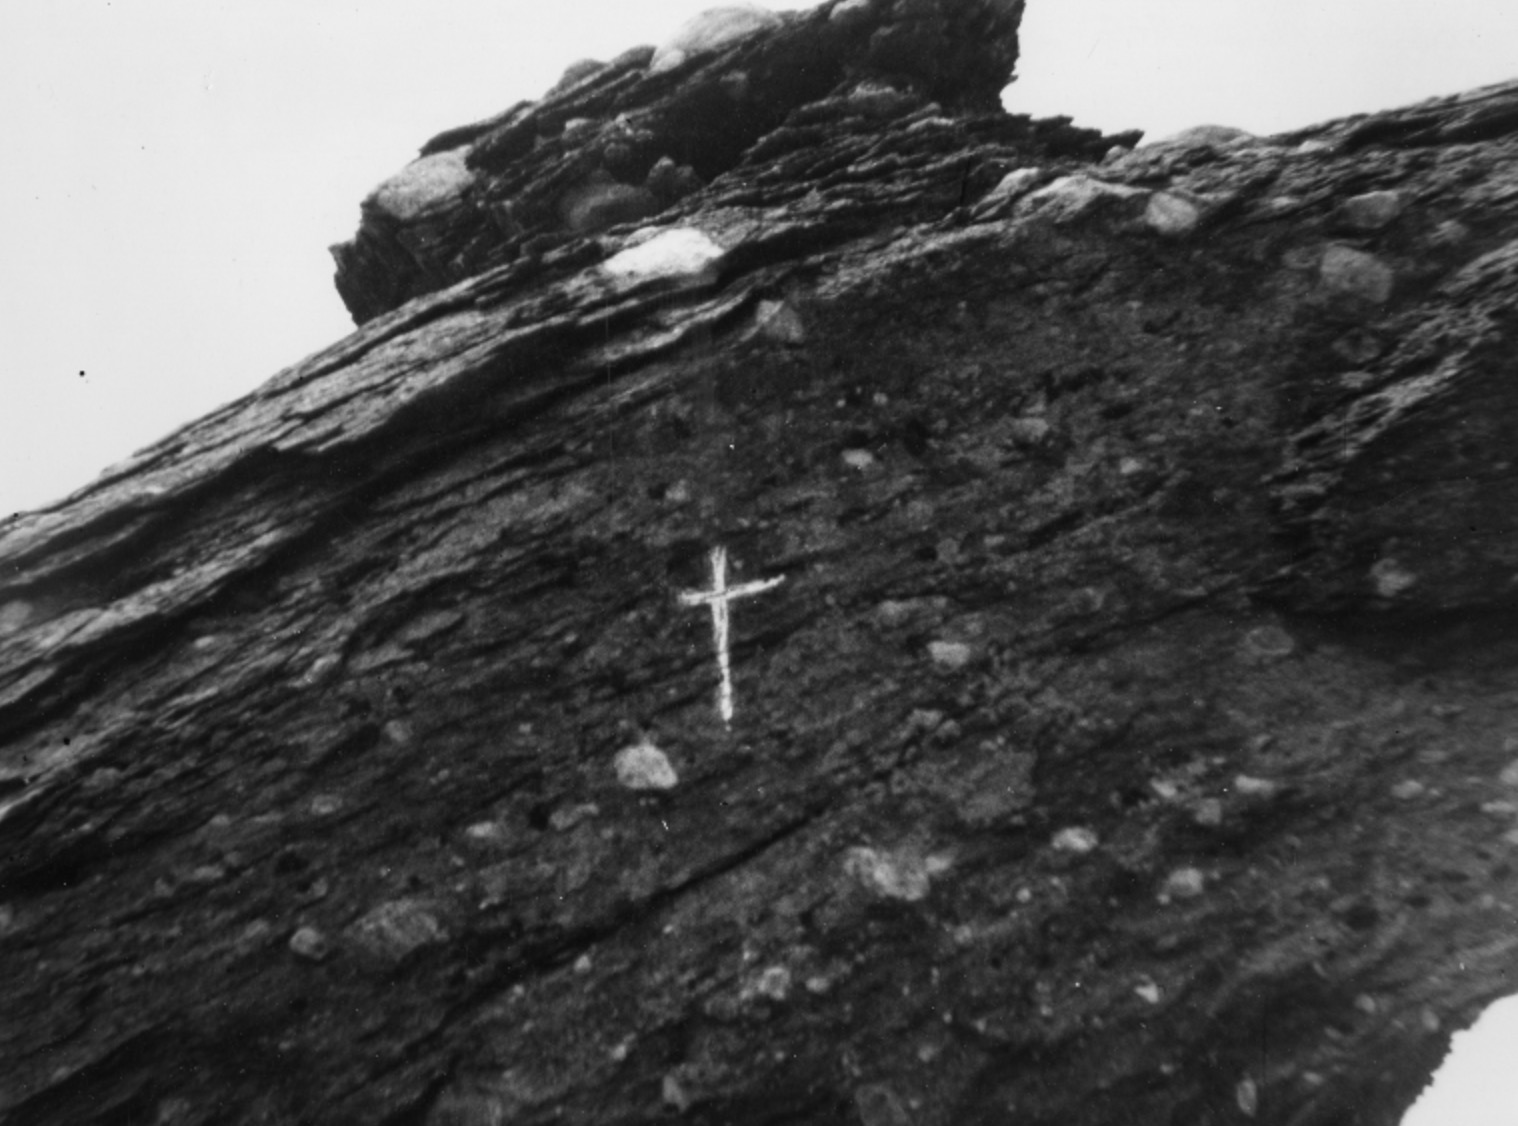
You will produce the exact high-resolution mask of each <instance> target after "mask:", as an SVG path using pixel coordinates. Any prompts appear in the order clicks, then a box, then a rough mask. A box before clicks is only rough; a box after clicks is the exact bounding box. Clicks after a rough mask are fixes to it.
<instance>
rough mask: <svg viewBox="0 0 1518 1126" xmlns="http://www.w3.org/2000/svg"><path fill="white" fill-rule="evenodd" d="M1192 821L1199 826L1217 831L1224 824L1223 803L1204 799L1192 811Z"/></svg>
mask: <svg viewBox="0 0 1518 1126" xmlns="http://www.w3.org/2000/svg"><path fill="white" fill-rule="evenodd" d="M1191 819H1192V820H1193V821H1195V822H1196V823H1197V824H1198V825H1203V826H1206V827H1207V828H1209V829H1215V828H1217V827H1218V826H1219V825H1221V824H1222V823H1223V803H1222V802H1220V801H1218V799H1217V798H1203V799H1202V800H1201V801H1199V802H1197V803H1196V806H1195V808H1194V809H1193V810H1192V811H1191Z"/></svg>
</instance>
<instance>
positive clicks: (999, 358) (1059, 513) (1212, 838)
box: [0, 0, 1518, 1126]
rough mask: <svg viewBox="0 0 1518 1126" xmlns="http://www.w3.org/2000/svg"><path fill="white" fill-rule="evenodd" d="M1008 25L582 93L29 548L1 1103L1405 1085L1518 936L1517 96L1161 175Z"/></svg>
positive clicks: (680, 1113) (717, 54)
mask: <svg viewBox="0 0 1518 1126" xmlns="http://www.w3.org/2000/svg"><path fill="white" fill-rule="evenodd" d="M1021 7H1022V5H1021V3H1020V0H1010V2H995V0H978V2H977V0H897V2H896V3H885V2H883V0H833V2H830V3H827V4H824V5H823V6H822V7H820V8H819V9H817V10H816V11H814V12H809V13H804V14H800V15H785V16H780V17H772V18H765V17H764V16H756V15H754V14H753V13H752V11H750V10H746V9H740V10H739V11H738V12H736V13H733V12H729V13H728V14H726V15H724V16H721V17H717V18H714V19H711V20H708V21H707V22H706V23H703V24H700V25H696V26H694V27H693V28H692V29H690V30H689V31H688V32H687V33H685V34H683V35H682V36H681V37H680V38H679V39H677V41H676V42H675V43H673V44H671V45H668V49H667V50H665V51H664V52H663V53H662V54H656V53H655V52H654V51H653V50H641V51H637V52H632V53H629V54H628V55H626V56H623V57H622V58H620V59H618V60H616V61H614V62H612V63H610V64H607V65H606V66H600V65H589V64H576V65H575V66H574V67H572V68H571V69H570V71H569V72H568V73H567V74H566V76H565V79H564V80H563V81H562V82H561V83H560V84H559V86H558V87H556V88H555V90H554V91H552V92H550V93H549V94H548V95H547V96H546V97H545V98H544V99H543V100H542V101H540V102H537V103H533V104H530V105H525V106H518V107H516V108H514V109H512V110H510V111H508V112H507V113H506V114H504V115H503V116H502V117H500V118H498V119H496V120H493V121H491V122H486V123H483V124H481V125H476V126H470V127H467V128H464V129H460V130H457V131H455V132H453V133H451V134H447V135H445V136H444V137H441V138H438V139H436V140H434V141H433V142H431V143H429V144H428V145H427V146H426V148H425V149H424V152H423V155H422V156H421V157H420V158H419V159H418V160H417V161H416V162H415V163H414V164H412V165H410V166H409V167H408V168H407V169H405V170H403V171H402V172H401V173H400V174H399V175H398V176H396V177H395V178H393V179H392V180H390V181H388V182H387V183H386V184H384V185H382V186H381V187H380V188H379V189H378V190H377V191H376V192H375V193H374V194H373V196H371V198H370V199H369V200H368V201H367V202H366V204H365V209H364V215H363V222H362V225H361V227H360V229H359V232H358V234H357V235H356V236H355V238H354V240H353V241H352V242H351V243H348V244H346V245H345V246H344V247H342V248H340V249H339V251H338V260H339V275H338V278H339V287H340V288H341V290H342V292H343V294H344V296H345V298H346V299H347V300H348V302H349V306H350V308H351V309H352V310H353V312H354V315H355V318H356V319H357V320H358V321H359V322H361V327H360V328H359V329H358V331H356V332H355V333H354V334H353V335H351V336H350V337H348V338H347V339H345V340H343V341H341V342H339V343H337V344H335V345H334V346H332V347H331V348H330V349H328V350H326V351H325V352H322V353H320V354H318V355H316V356H313V357H311V358H309V359H307V360H305V361H303V362H301V363H299V364H297V365H295V366H294V367H292V368H290V369H288V370H286V371H284V372H281V373H280V374H278V375H277V376H276V377H275V378H274V379H273V380H272V381H271V382H270V383H268V384H267V385H266V386H265V387H263V388H261V389H260V390H258V391H257V392H255V393H253V394H252V395H250V396H248V397H247V398H246V399H244V400H242V401H240V402H237V403H233V404H231V405H229V406H228V407H226V408H224V409H222V410H220V411H218V412H216V413H214V414H212V415H210V416H208V417H206V418H204V419H202V420H200V421H199V422H196V423H194V424H193V425H191V426H188V427H186V428H185V429H183V430H181V431H180V432H178V433H176V434H174V435H171V436H170V437H169V438H167V439H165V440H164V441H163V442H161V443H159V444H158V445H156V446H153V447H151V448H149V449H147V450H145V451H143V452H142V453H141V454H139V455H138V456H136V457H135V458H133V459H132V460H131V461H130V462H128V463H126V464H124V465H122V466H119V467H117V468H116V469H114V470H112V471H110V472H108V473H107V474H105V475H104V476H103V477H102V478H101V479H100V480H99V481H97V482H96V483H95V484H93V485H92V486H90V487H89V488H87V489H84V490H82V491H81V492H79V493H77V494H75V495H74V496H72V497H70V498H68V499H67V500H66V501H64V502H62V503H60V504H58V505H55V506H53V507H51V508H49V509H44V510H41V511H38V512H35V513H32V514H28V515H25V516H22V517H19V518H16V519H13V520H11V521H9V522H7V523H6V524H5V525H3V526H0V740H3V742H0V980H3V981H4V982H6V987H5V1009H4V1011H5V1019H4V1020H3V1021H0V1063H3V1067H0V1120H3V1121H4V1122H5V1123H7V1124H8V1126H12V1124H13V1126H40V1124H63V1123H69V1124H74V1123H99V1124H102V1126H104V1124H108V1123H109V1124H117V1123H161V1124H165V1126H167V1124H171V1123H172V1124H191V1123H197V1124H198V1123H207V1124H210V1123H217V1124H222V1123H297V1122H323V1123H392V1124H396V1126H400V1124H412V1123H417V1124H421V1123H426V1124H429V1126H443V1124H453V1123H471V1124H473V1123H479V1124H484V1123H504V1122H511V1123H549V1122H555V1123H583V1124H586V1126H591V1124H602V1123H607V1122H621V1123H637V1122H652V1121H664V1120H671V1119H672V1120H677V1121H690V1122H706V1123H742V1124H750V1126H757V1124H761V1123H779V1122H787V1123H802V1122H805V1123H824V1122H827V1123H834V1122H857V1123H862V1124H864V1126H904V1124H908V1123H911V1124H924V1126H934V1124H948V1123H955V1124H963V1123H990V1122H1005V1121H1017V1122H1019V1123H1024V1124H1039V1123H1044V1124H1050V1126H1052V1124H1054V1123H1059V1124H1062V1126H1097V1124H1115V1123H1150V1122H1187V1123H1197V1124H1205V1123H1224V1122H1239V1121H1252V1122H1256V1123H1271V1124H1280V1126H1287V1124H1291V1126H1330V1124H1347V1123H1354V1124H1359V1126H1373V1124H1374V1126H1391V1124H1393V1123H1395V1122H1396V1121H1397V1119H1398V1117H1399V1115H1400V1114H1401V1111H1402V1109H1403V1108H1404V1107H1405V1106H1406V1105H1407V1104H1408V1102H1409V1101H1410V1100H1411V1099H1412V1097H1413V1096H1414V1095H1415V1094H1416V1093H1417V1091H1418V1089H1419V1087H1420V1086H1421V1085H1422V1083H1423V1082H1424V1080H1425V1078H1426V1076H1427V1075H1428V1074H1429V1072H1430V1070H1431V1069H1432V1068H1433V1067H1434V1066H1435V1065H1436V1064H1437V1063H1438V1061H1439V1060H1440V1058H1441V1056H1442V1054H1443V1053H1444V1051H1445V1049H1446V1047H1447V1044H1448V1037H1449V1035H1450V1033H1451V1031H1453V1030H1454V1029H1457V1028H1459V1027H1462V1026H1464V1025H1466V1024H1468V1023H1469V1022H1470V1021H1471V1020H1472V1019H1473V1017H1474V1016H1475V1015H1476V1014H1477V1013H1478V1012H1479V1011H1480V1009H1481V1008H1482V1007H1483V1006H1484V1005H1485V1004H1486V1003H1488V1002H1489V1001H1491V1000H1492V999H1494V998H1496V997H1497V996H1500V995H1501V994H1503V993H1504V992H1506V991H1507V990H1508V989H1510V988H1511V986H1510V985H1509V981H1508V969H1509V967H1510V966H1511V963H1512V959H1513V957H1514V954H1515V951H1518V936H1515V934H1514V932H1513V927H1512V919H1513V912H1514V905H1515V904H1518V875H1515V871H1514V862H1515V852H1518V730H1515V729H1514V727H1513V722H1512V717H1513V714H1514V710H1515V708H1518V668H1515V665H1518V646H1515V644H1514V642H1513V641H1512V636H1511V634H1512V631H1511V629H1510V628H1509V627H1510V625H1511V622H1512V619H1513V617H1514V614H1513V610H1514V604H1515V603H1514V585H1515V584H1514V577H1515V575H1518V527H1515V513H1518V496H1515V495H1514V491H1515V481H1518V475H1515V472H1514V469H1513V456H1512V454H1511V452H1510V438H1509V436H1510V435H1511V434H1512V433H1513V432H1514V430H1515V427H1518V378H1515V376H1518V372H1515V370H1514V359H1513V357H1514V356H1515V354H1518V352H1515V337H1518V317H1515V316H1514V314H1513V310H1514V309H1518V240H1515V236H1514V231H1515V230H1518V85H1515V86H1505V87H1500V88H1494V89H1489V90H1484V91H1477V92H1475V93H1472V94H1469V95H1465V96H1462V97H1456V98H1446V99H1441V100H1437V101H1433V102H1429V103H1425V104H1423V105H1420V106H1417V107H1413V108H1412V109H1409V110H1403V111H1395V112H1389V113H1385V114H1377V115H1371V116H1366V117H1362V118H1356V119H1352V120H1349V121H1343V122H1335V123H1330V124H1327V125H1321V126H1316V127H1313V128H1310V129H1304V130H1302V131H1300V132H1298V133H1294V134H1291V135H1287V136H1277V137H1264V138H1261V137H1251V136H1249V135H1247V134H1241V133H1239V132H1238V131H1236V130H1227V129H1218V128H1208V129H1202V130H1193V131H1188V132H1187V133H1186V134H1183V135H1181V136H1179V137H1176V138H1173V139H1171V140H1169V141H1166V142H1161V143H1158V144H1154V145H1149V146H1145V147H1142V148H1135V147H1133V144H1132V142H1133V141H1134V140H1136V138H1135V137H1133V136H1127V137H1117V138H1112V137H1102V136H1100V135H1098V134H1097V133H1095V132H1092V131H1087V130H1082V129H1079V128H1076V127H1075V126H1074V125H1072V124H1071V123H1070V122H1068V121H1053V122H1036V121H1030V120H1027V119H1025V118H1020V117H1017V116H1015V115H1010V114H1006V113H1003V112H1002V111H1000V110H999V108H998V106H997V104H996V98H997V94H998V92H999V90H1000V87H1001V84H1002V83H1003V82H1004V81H1005V79H1006V77H1007V76H1008V74H1009V73H1010V70H1011V67H1012V65H1013V63H1014V62H1015V59H1016V27H1017V21H1018V17H1019V16H1020V14H1021ZM656 59H660V60H663V61H661V62H658V63H657V64H655V60H656ZM719 549H720V550H719ZM724 592H725V593H724Z"/></svg>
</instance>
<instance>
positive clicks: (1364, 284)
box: [1318, 246, 1396, 305]
mask: <svg viewBox="0 0 1518 1126" xmlns="http://www.w3.org/2000/svg"><path fill="white" fill-rule="evenodd" d="M1318 273H1319V276H1320V277H1321V278H1322V279H1323V284H1324V285H1325V286H1327V287H1328V288H1329V289H1330V290H1332V291H1333V292H1335V293H1341V294H1344V295H1346V296H1349V297H1357V298H1359V299H1360V300H1362V301H1369V302H1371V303H1373V304H1376V305H1380V304H1383V303H1384V302H1385V301H1386V300H1387V298H1389V297H1390V296H1391V292H1392V285H1393V283H1394V282H1395V280H1396V275H1395V273H1393V271H1392V268H1391V267H1390V266H1388V265H1387V264H1386V263H1385V262H1383V261H1381V259H1380V258H1377V257H1376V256H1375V255H1374V254H1369V253H1367V252H1365V251H1363V250H1356V249H1354V248H1353V247H1349V246H1330V247H1329V248H1328V249H1327V250H1325V251H1324V252H1323V260H1322V263H1321V264H1320V265H1319V267H1318Z"/></svg>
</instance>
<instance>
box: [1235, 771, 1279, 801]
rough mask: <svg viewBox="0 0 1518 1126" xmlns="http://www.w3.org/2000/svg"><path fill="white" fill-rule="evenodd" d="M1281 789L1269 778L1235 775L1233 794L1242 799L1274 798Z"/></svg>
mask: <svg viewBox="0 0 1518 1126" xmlns="http://www.w3.org/2000/svg"><path fill="white" fill-rule="evenodd" d="M1280 788H1281V787H1280V786H1279V785H1278V784H1277V783H1275V782H1272V781H1271V780H1270V779H1268V778H1252V777H1250V776H1249V775H1248V774H1239V775H1235V777H1234V779H1233V792H1234V793H1236V794H1239V795H1240V796H1242V797H1249V798H1273V797H1275V795H1276V791H1277V790H1279V789H1280Z"/></svg>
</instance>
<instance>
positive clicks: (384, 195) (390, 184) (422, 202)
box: [368, 148, 474, 220]
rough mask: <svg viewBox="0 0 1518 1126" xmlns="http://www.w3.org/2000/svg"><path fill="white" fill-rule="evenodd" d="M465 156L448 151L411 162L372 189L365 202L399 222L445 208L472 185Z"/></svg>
mask: <svg viewBox="0 0 1518 1126" xmlns="http://www.w3.org/2000/svg"><path fill="white" fill-rule="evenodd" d="M465 152H466V150H465V149H462V148H458V149H450V150H449V151H447V152H440V153H434V154H433V155H431V156H424V157H420V158H418V159H416V160H413V161H412V162H411V163H410V164H408V165H406V167H405V168H402V169H401V170H400V171H399V172H397V173H396V174H395V175H394V176H392V177H390V179H388V180H386V181H385V182H384V183H382V184H380V186H379V187H377V188H375V189H374V192H373V194H372V195H371V196H370V197H369V200H368V202H369V203H370V205H371V206H373V207H376V208H378V209H379V210H381V211H384V212H386V213H387V214H389V215H392V216H394V217H395V218H397V219H401V220H409V219H416V218H418V217H420V216H422V215H425V214H426V213H427V212H429V211H440V210H443V209H445V208H447V207H448V206H449V205H451V204H452V203H453V202H454V201H455V200H456V199H457V198H458V197H459V196H461V195H462V194H463V193H464V192H465V191H466V190H468V188H469V185H470V184H472V183H474V173H472V172H471V171H470V170H469V168H468V167H467V166H466V165H465V163H464V155H465Z"/></svg>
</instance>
